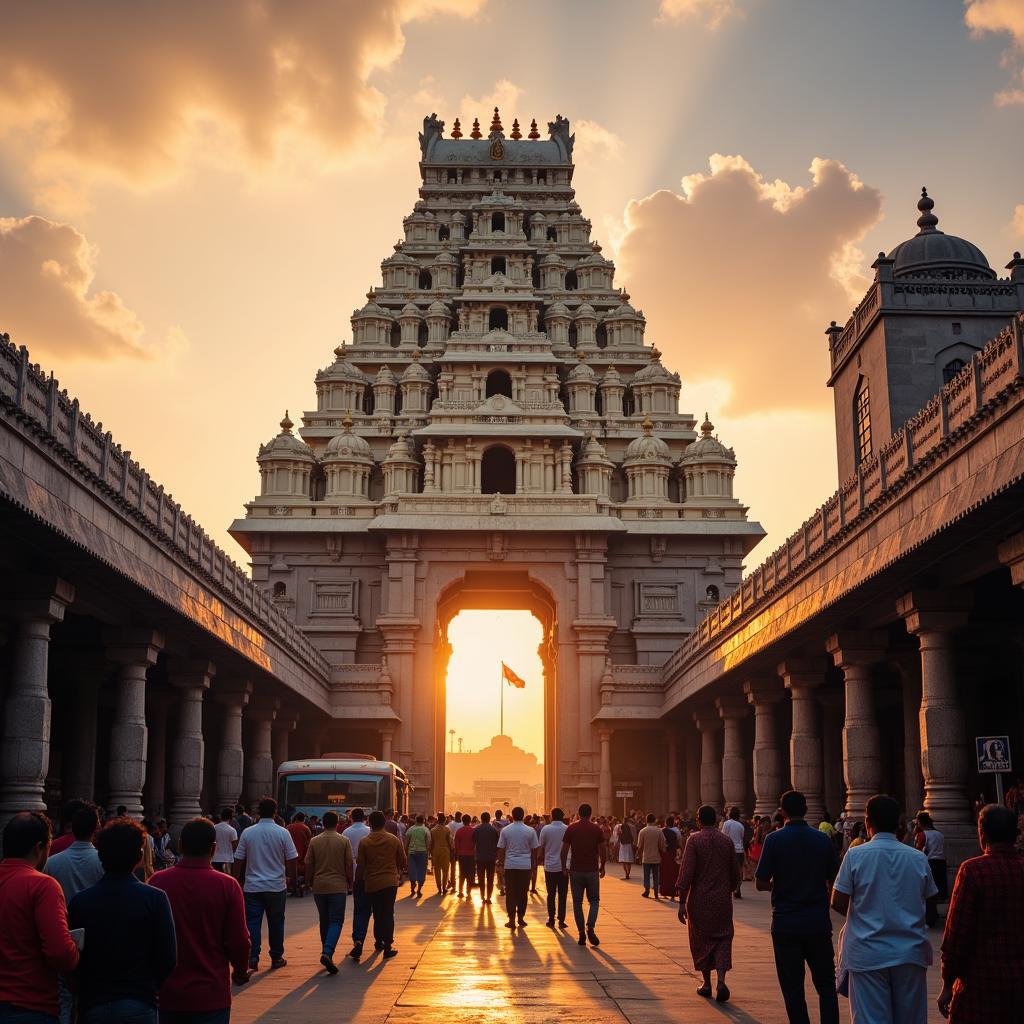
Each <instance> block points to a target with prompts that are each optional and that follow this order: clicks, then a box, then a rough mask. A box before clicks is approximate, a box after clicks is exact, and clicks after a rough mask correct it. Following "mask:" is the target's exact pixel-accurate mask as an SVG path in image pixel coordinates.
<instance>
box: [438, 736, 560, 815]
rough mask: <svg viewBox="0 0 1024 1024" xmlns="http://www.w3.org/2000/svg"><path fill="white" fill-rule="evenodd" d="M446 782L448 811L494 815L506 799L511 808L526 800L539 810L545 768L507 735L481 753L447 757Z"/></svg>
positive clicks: (542, 798) (494, 741)
mask: <svg viewBox="0 0 1024 1024" xmlns="http://www.w3.org/2000/svg"><path fill="white" fill-rule="evenodd" d="M445 779H446V782H447V785H446V798H445V804H446V810H449V811H454V810H459V809H462V810H467V811H472V813H474V814H476V813H479V812H480V811H481V810H489V811H491V812H492V813H493V811H494V809H495V808H496V807H501V806H502V805H503V803H504V802H505V801H506V800H507V801H509V802H510V803H511V805H513V806H514V805H515V804H516V803H522V801H523V800H527V801H529V805H530V807H534V808H535V809H537V810H540V805H541V804H542V803H543V800H544V797H543V793H544V766H543V765H542V764H541V763H540V762H539V761H538V759H537V755H536V754H531V753H528V752H527V751H525V750H523V749H521V748H520V747H517V746H515V744H514V743H513V742H512V739H511V737H509V736H495V737H493V738H492V739H491V742H490V744H488V746H486V747H484V748H483V749H481V750H475V751H466V752H459V753H451V752H449V753H448V754H446V755H445ZM460 801H461V804H460ZM457 804H458V805H459V806H458V807H457V806H456V805H457ZM523 806H524V807H526V806H527V804H526V803H523Z"/></svg>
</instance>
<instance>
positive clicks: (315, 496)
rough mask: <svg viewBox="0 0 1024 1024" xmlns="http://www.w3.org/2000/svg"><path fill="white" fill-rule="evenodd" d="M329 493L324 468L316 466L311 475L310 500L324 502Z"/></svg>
mask: <svg viewBox="0 0 1024 1024" xmlns="http://www.w3.org/2000/svg"><path fill="white" fill-rule="evenodd" d="M326 492H327V474H326V473H325V472H324V469H323V466H314V467H313V471H312V473H310V475H309V498H310V501H323V500H324V494H326Z"/></svg>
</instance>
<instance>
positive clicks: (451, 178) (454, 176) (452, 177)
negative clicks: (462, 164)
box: [448, 171, 459, 185]
mask: <svg viewBox="0 0 1024 1024" xmlns="http://www.w3.org/2000/svg"><path fill="white" fill-rule="evenodd" d="M458 182H459V172H458V171H449V172H448V184H449V185H457V184H458Z"/></svg>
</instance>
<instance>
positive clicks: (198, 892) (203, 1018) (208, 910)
mask: <svg viewBox="0 0 1024 1024" xmlns="http://www.w3.org/2000/svg"><path fill="white" fill-rule="evenodd" d="M216 846H217V833H216V830H215V826H214V825H213V824H212V822H209V821H207V820H206V819H205V818H195V819H194V820H192V821H190V822H187V823H186V824H185V825H184V827H183V828H182V830H181V835H180V836H179V838H178V847H179V849H180V851H181V859H180V860H179V861H178V863H177V864H176V865H175V866H174V867H173V868H169V869H168V870H167V871H159V872H157V874H155V875H154V876H153V879H152V881H151V882H150V883H149V884H150V885H151V886H153V887H154V888H156V889H161V890H163V892H164V893H166V895H167V900H168V902H169V903H170V905H171V914H172V915H173V917H174V931H175V934H176V936H177V945H178V963H177V966H176V967H175V968H174V970H173V971H172V972H171V974H170V977H168V978H167V980H166V981H164V983H163V984H162V985H161V986H160V1024H227V1020H228V1018H229V1016H230V1014H231V982H232V981H234V983H235V984H236V985H244V984H245V983H246V982H247V981H248V980H249V968H248V965H249V930H248V928H247V926H246V923H245V901H244V899H243V898H242V890H241V889H240V888H239V887H238V882H236V881H235V879H234V878H232V877H231V876H230V875H227V874H225V873H224V872H223V871H219V870H215V869H214V868H213V865H212V860H211V859H212V857H213V854H214V852H215V850H216Z"/></svg>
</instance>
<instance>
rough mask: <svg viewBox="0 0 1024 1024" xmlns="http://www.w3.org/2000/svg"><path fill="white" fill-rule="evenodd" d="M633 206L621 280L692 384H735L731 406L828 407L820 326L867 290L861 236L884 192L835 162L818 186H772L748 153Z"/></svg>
mask: <svg viewBox="0 0 1024 1024" xmlns="http://www.w3.org/2000/svg"><path fill="white" fill-rule="evenodd" d="M710 167H711V173H710V174H692V175H688V176H687V177H685V178H683V180H682V194H681V195H680V194H678V193H675V192H669V191H660V192H655V193H654V194H653V195H651V196H648V197H647V198H645V199H641V200H637V201H633V202H631V203H630V204H629V205H628V207H627V208H626V214H625V233H624V235H623V237H622V240H621V243H620V245H619V251H618V264H619V267H620V268H621V273H620V274H619V279H620V280H624V281H626V282H627V287H629V286H630V285H631V286H632V287H633V302H634V304H638V303H639V304H641V305H643V306H644V309H645V313H646V314H647V317H648V320H649V322H650V324H651V327H650V329H649V331H648V340H649V341H653V342H654V343H655V344H656V345H657V346H658V347H659V348H661V349H662V350H663V351H664V352H665V355H666V359H665V362H666V364H667V365H669V366H672V367H674V368H675V369H677V370H679V371H680V373H681V375H682V376H683V378H684V380H686V381H697V382H707V381H711V380H722V381H726V382H728V384H729V385H730V390H729V399H728V405H727V407H726V411H729V412H732V413H737V412H740V411H742V412H744V413H747V412H750V411H751V410H763V409H777V408H781V407H794V406H804V407H810V406H815V405H821V404H822V403H824V402H827V400H828V399H827V395H828V393H827V391H826V390H825V388H824V387H823V384H824V381H825V378H826V376H827V371H828V360H827V346H826V342H825V337H824V335H823V333H822V331H823V330H824V328H825V326H826V324H827V323H828V322H829V320H832V319H835V320H839V321H842V320H843V318H844V317H845V314H846V313H847V311H848V310H849V309H850V306H851V303H852V300H853V299H854V298H855V297H859V293H860V292H861V291H863V289H864V287H865V286H866V283H867V282H866V280H865V279H864V278H863V277H862V276H861V274H860V267H862V266H863V260H862V258H861V256H860V253H858V252H857V251H856V249H855V243H856V242H857V241H858V240H859V239H861V238H863V236H864V234H865V233H866V232H867V231H868V230H869V229H870V228H871V227H872V226H873V225H874V224H875V223H876V222H877V221H878V219H879V216H880V213H881V195H880V193H879V192H878V190H877V189H874V188H870V187H868V186H866V185H864V184H863V183H862V182H861V181H860V180H859V179H858V178H857V177H856V175H854V174H853V173H851V172H850V171H849V170H847V168H846V167H844V166H843V164H841V163H839V162H838V161H836V160H824V159H820V158H815V159H814V161H813V162H812V163H811V167H810V172H811V183H810V185H808V186H801V187H797V188H793V187H791V186H790V185H788V184H787V183H786V182H784V181H779V180H776V181H773V182H768V181H765V180H764V179H763V178H762V177H761V175H760V174H759V173H758V172H757V171H756V170H754V168H753V167H751V166H750V164H749V163H748V162H747V161H746V160H745V159H744V158H743V157H741V156H721V155H719V154H715V155H714V156H712V157H711V160H710Z"/></svg>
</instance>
